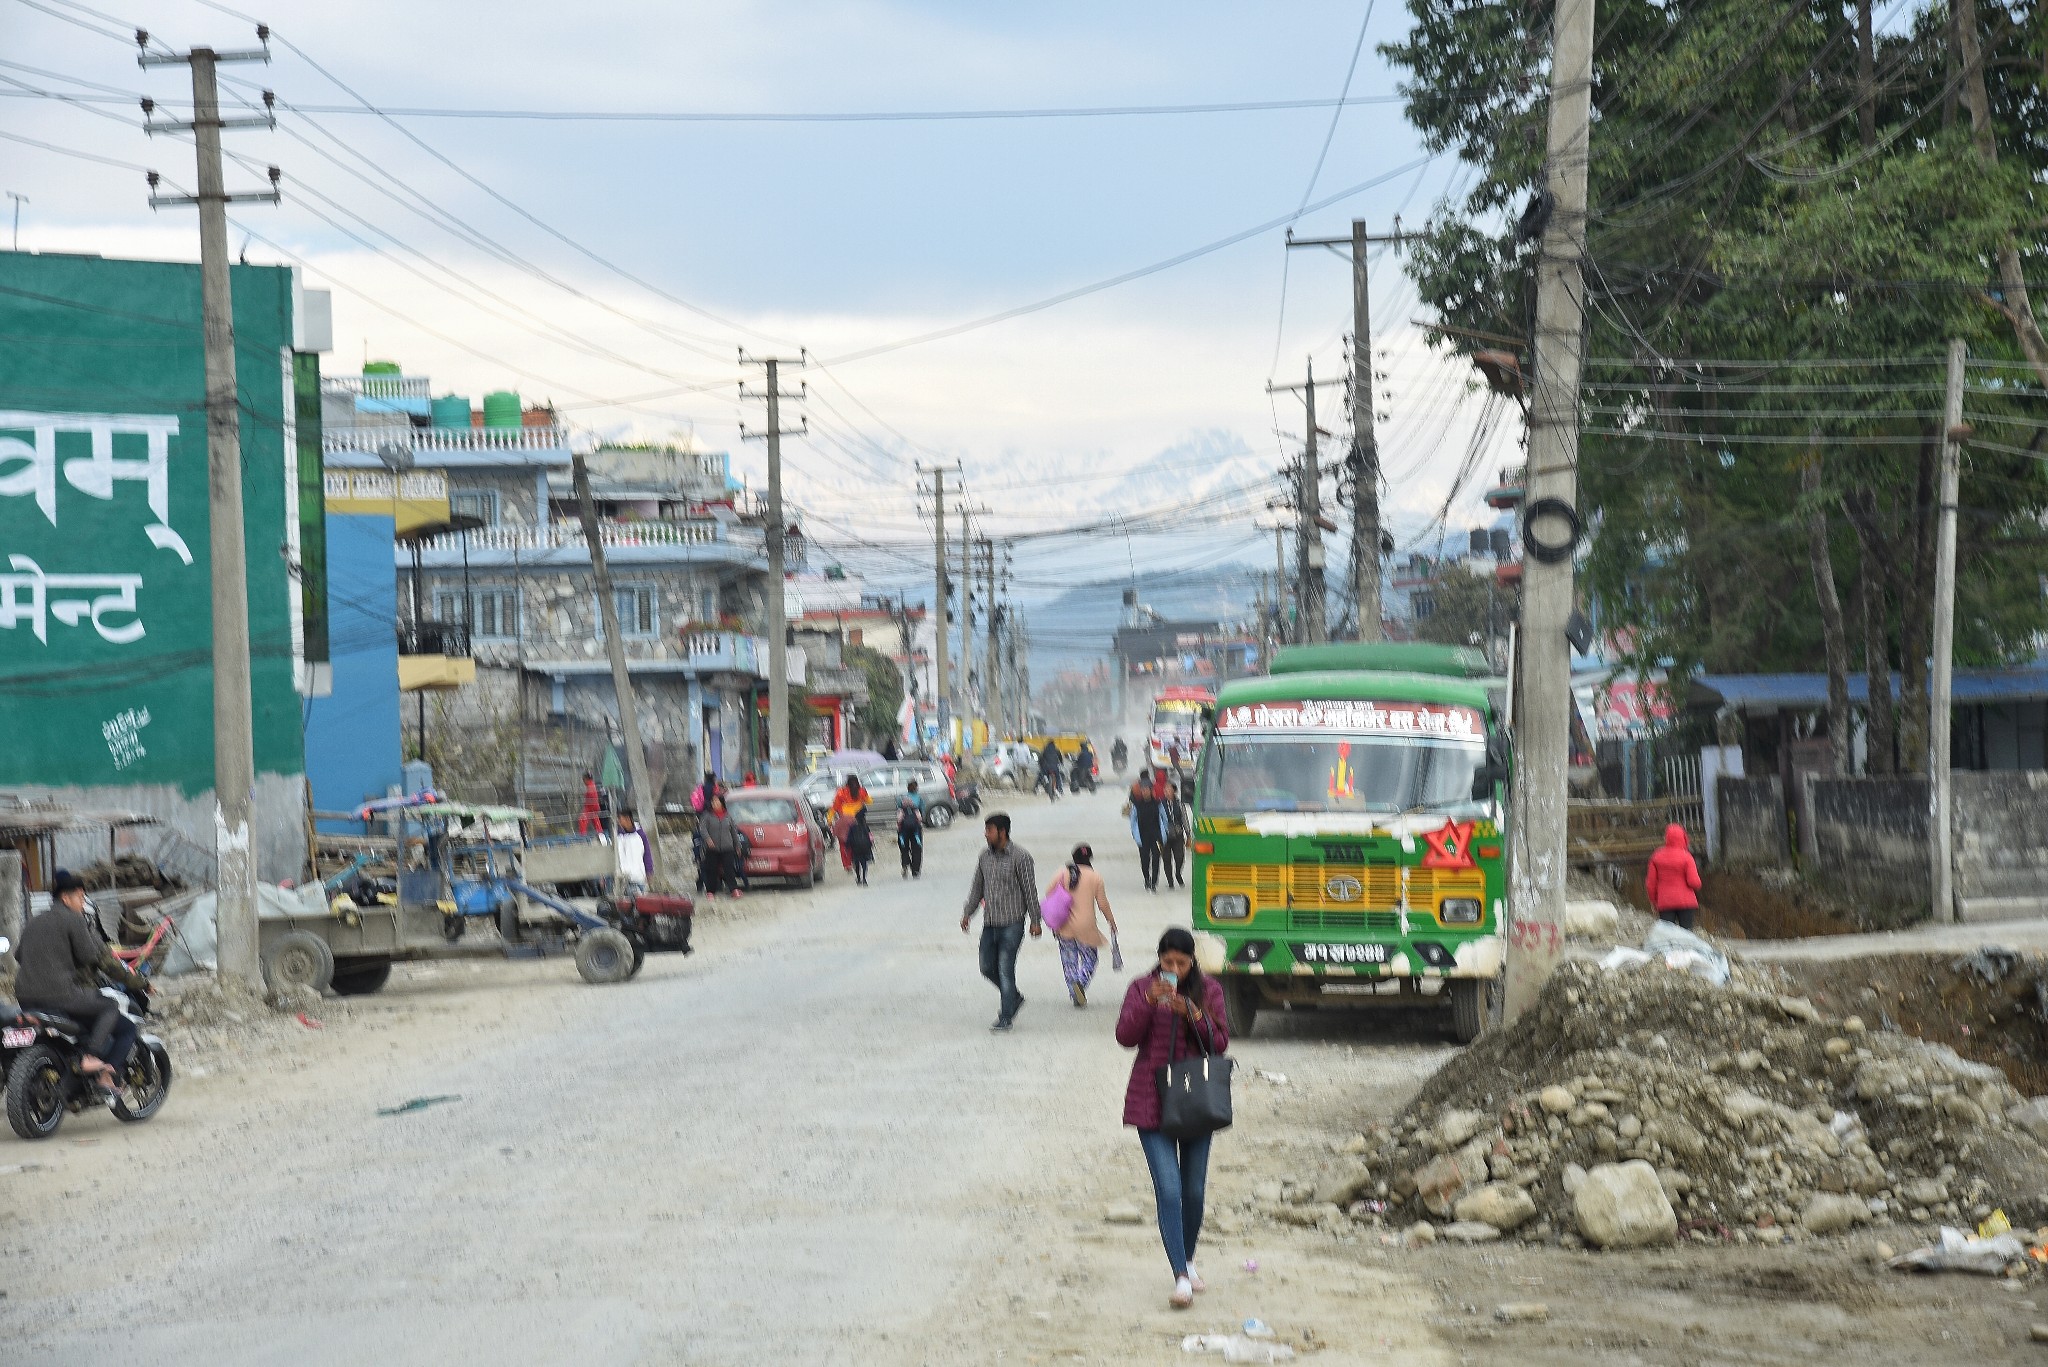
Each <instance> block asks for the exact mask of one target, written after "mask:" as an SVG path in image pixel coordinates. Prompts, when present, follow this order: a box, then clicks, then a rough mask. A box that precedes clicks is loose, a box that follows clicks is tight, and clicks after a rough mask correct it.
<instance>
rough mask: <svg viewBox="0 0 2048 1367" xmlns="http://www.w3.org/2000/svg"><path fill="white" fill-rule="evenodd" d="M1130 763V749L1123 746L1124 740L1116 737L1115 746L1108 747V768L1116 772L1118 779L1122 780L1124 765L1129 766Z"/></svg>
mask: <svg viewBox="0 0 2048 1367" xmlns="http://www.w3.org/2000/svg"><path fill="white" fill-rule="evenodd" d="M1130 762H1131V747H1130V746H1128V745H1125V744H1124V738H1123V737H1122V736H1118V737H1117V738H1116V744H1114V745H1112V746H1110V747H1109V763H1110V767H1111V768H1113V769H1115V770H1116V772H1117V777H1118V778H1122V777H1123V772H1124V766H1125V765H1126V764H1129V763H1130Z"/></svg>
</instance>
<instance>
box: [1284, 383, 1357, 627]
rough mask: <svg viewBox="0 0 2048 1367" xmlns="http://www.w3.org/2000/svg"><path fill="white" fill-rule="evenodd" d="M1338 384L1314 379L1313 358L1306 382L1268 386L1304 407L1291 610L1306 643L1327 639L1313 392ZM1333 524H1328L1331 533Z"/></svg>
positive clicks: (1320, 501) (1321, 511) (1321, 492)
mask: <svg viewBox="0 0 2048 1367" xmlns="http://www.w3.org/2000/svg"><path fill="white" fill-rule="evenodd" d="M1341 383H1342V381H1340V380H1323V381H1320V382H1318V381H1317V379H1316V362H1315V357H1313V356H1311V357H1309V361H1308V378H1307V379H1305V380H1303V381H1302V382H1301V383H1300V384H1277V385H1276V384H1269V385H1267V386H1266V392H1267V393H1268V394H1278V393H1281V392H1282V391H1293V390H1300V391H1301V396H1302V399H1303V400H1304V401H1305V402H1306V403H1307V404H1308V441H1307V442H1306V444H1305V445H1304V446H1303V448H1302V455H1301V466H1300V475H1299V477H1298V478H1297V480H1296V482H1295V486H1294V487H1295V496H1294V510H1295V523H1294V556H1295V566H1294V568H1295V610H1296V611H1297V612H1298V613H1300V614H1301V626H1300V629H1299V631H1298V632H1297V635H1298V636H1299V637H1300V639H1301V640H1303V641H1307V642H1311V643H1314V642H1319V641H1326V640H1328V639H1329V636H1330V633H1329V631H1328V629H1327V627H1326V625H1325V616H1326V608H1327V606H1328V605H1327V595H1326V594H1325V592H1324V589H1323V504H1322V497H1323V487H1322V486H1323V476H1322V470H1321V468H1320V467H1319V466H1318V465H1317V464H1316V438H1317V436H1318V435H1319V434H1318V433H1317V431H1316V390H1317V388H1318V387H1321V388H1325V389H1327V388H1329V387H1330V386H1332V385H1335V384H1341ZM1335 525H1336V524H1334V523H1332V524H1331V526H1332V528H1333V529H1334V527H1335Z"/></svg>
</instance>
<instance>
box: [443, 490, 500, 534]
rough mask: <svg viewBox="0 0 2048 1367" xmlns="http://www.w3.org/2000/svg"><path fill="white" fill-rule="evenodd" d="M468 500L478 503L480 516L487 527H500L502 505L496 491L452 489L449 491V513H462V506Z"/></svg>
mask: <svg viewBox="0 0 2048 1367" xmlns="http://www.w3.org/2000/svg"><path fill="white" fill-rule="evenodd" d="M467 499H475V500H476V501H477V502H478V504H479V505H480V508H479V512H478V515H479V516H480V517H482V518H483V520H484V525H485V526H486V527H495V526H497V525H498V514H499V507H500V505H499V500H498V491H497V490H496V489H450V490H449V491H448V511H449V512H450V513H456V514H459V513H461V512H462V507H461V505H462V503H463V501H464V500H467Z"/></svg>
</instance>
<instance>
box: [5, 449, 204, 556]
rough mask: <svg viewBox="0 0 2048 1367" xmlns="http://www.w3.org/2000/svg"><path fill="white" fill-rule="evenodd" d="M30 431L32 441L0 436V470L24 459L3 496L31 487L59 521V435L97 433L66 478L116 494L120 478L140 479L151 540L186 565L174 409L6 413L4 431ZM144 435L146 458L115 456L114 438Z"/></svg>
mask: <svg viewBox="0 0 2048 1367" xmlns="http://www.w3.org/2000/svg"><path fill="white" fill-rule="evenodd" d="M9 431H13V432H28V433H30V434H32V442H31V441H23V440H21V439H20V438H18V437H11V436H0V469H4V468H5V467H6V466H7V465H9V464H14V465H18V466H20V467H21V468H18V469H16V470H14V471H12V472H11V473H8V474H4V475H0V497H6V496H12V497H19V496H21V495H23V494H32V495H34V497H35V500H36V506H37V507H38V508H40V509H41V510H42V513H43V516H44V517H45V518H47V519H48V520H49V523H50V525H51V526H53V527H54V526H56V525H57V464H58V461H57V434H58V433H60V432H83V433H85V434H86V436H87V437H89V438H90V439H91V443H92V445H91V454H89V455H84V456H73V457H71V458H70V459H68V460H66V461H64V462H63V466H64V480H65V482H66V483H67V484H69V485H70V486H71V487H72V488H74V489H76V490H78V491H79V492H80V493H82V494H85V495H87V496H88V497H91V498H98V499H112V498H113V496H114V481H116V480H135V481H138V482H140V483H141V484H142V485H143V486H144V491H145V497H146V499H147V501H148V504H149V511H150V513H151V514H152V515H153V517H154V519H155V520H154V521H152V522H150V523H149V524H148V525H146V526H145V527H144V528H143V532H144V534H145V535H147V536H148V537H149V543H150V544H151V545H152V546H155V547H157V548H158V549H159V550H167V551H170V552H171V553H172V554H174V555H176V556H177V557H178V558H179V559H180V560H182V561H184V562H185V563H186V564H187V565H189V564H191V563H192V551H191V548H190V547H188V546H187V545H186V544H185V538H184V537H182V536H180V535H179V534H178V533H177V532H176V531H175V530H174V529H173V528H172V527H171V479H170V449H171V438H172V437H174V436H176V435H177V433H178V419H177V418H176V417H175V416H171V415H166V414H155V413H27V412H0V432H9ZM117 436H120V437H141V438H143V440H144V442H145V447H144V455H143V457H142V459H140V460H134V459H116V458H115V455H114V438H115V437H117Z"/></svg>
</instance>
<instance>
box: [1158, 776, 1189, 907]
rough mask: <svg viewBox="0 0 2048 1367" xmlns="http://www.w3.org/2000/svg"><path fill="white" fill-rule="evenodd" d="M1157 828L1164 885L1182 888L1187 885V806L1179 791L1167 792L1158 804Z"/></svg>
mask: <svg viewBox="0 0 2048 1367" xmlns="http://www.w3.org/2000/svg"><path fill="white" fill-rule="evenodd" d="M1159 829H1160V834H1161V837H1162V840H1161V850H1160V855H1159V867H1160V870H1161V871H1162V872H1164V873H1165V875H1166V886H1168V887H1169V888H1184V887H1186V886H1187V885H1188V879H1187V864H1188V807H1187V804H1186V803H1185V802H1182V801H1181V800H1180V794H1179V793H1177V792H1174V793H1168V794H1167V795H1166V801H1165V802H1163V803H1161V804H1160V807H1159Z"/></svg>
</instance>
